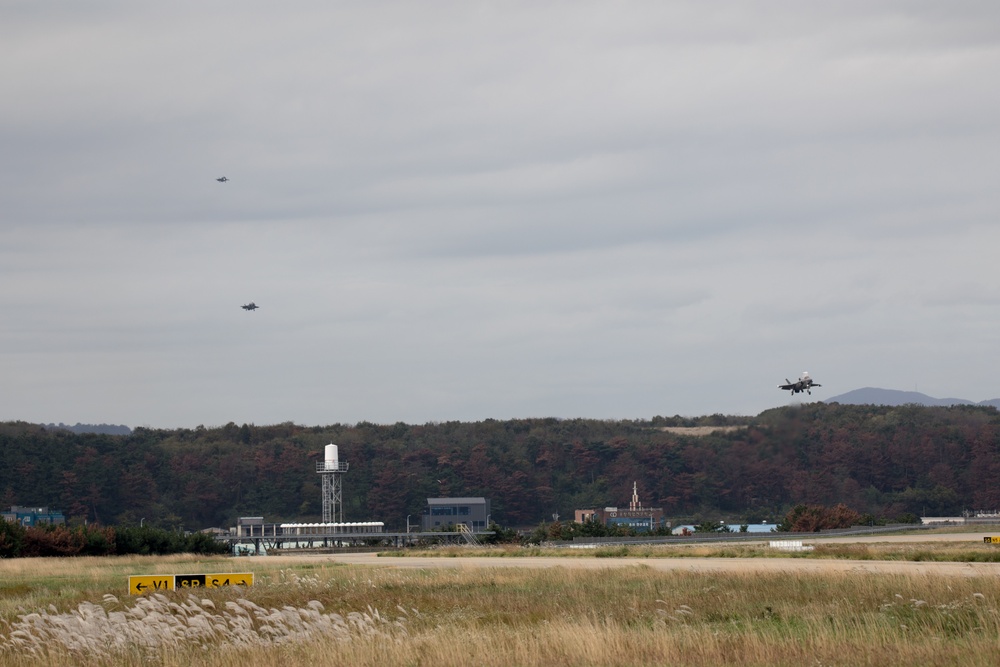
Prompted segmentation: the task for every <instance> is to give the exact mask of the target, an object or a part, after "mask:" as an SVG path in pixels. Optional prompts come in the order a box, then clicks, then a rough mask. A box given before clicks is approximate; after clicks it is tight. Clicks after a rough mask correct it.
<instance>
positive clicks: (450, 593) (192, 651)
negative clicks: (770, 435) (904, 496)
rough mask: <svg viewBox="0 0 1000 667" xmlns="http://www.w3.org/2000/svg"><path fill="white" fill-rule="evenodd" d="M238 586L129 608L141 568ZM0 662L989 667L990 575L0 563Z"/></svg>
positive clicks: (189, 666)
mask: <svg viewBox="0 0 1000 667" xmlns="http://www.w3.org/2000/svg"><path fill="white" fill-rule="evenodd" d="M199 571H201V572H226V571H234V572H238V571H252V572H254V573H255V578H256V582H257V583H256V585H255V586H253V587H252V588H249V589H203V590H196V591H194V593H193V594H192V593H191V592H188V591H184V592H174V593H169V594H166V595H161V596H153V597H149V596H147V597H143V598H134V597H129V596H127V595H126V594H125V587H126V581H127V579H126V577H127V575H129V574H142V573H178V574H179V573H193V572H199ZM0 619H3V620H2V621H0V664H3V665H13V666H17V667H21V666H25V667H26V666H27V665H39V664H50V665H101V666H104V665H107V666H109V667H110V666H129V667H132V666H136V667H138V666H139V665H163V666H164V667H182V666H183V667H201V666H206V667H207V666H212V667H237V666H241V667H242V666H243V665H247V664H281V665H285V666H288V667H298V666H305V665H310V666H323V665H343V666H353V665H364V666H368V665H371V666H375V665H434V666H435V667H438V666H440V667H448V666H451V665H455V666H457V665H484V666H487V667H492V666H496V667H501V666H502V667H507V666H509V665H539V666H541V665H545V666H546V667H550V666H561V665H566V666H569V665H611V666H615V665H622V666H624V665H660V664H675V665H706V666H707V665H720V664H732V665H801V664H808V665H863V664H871V665H876V664H877V665H907V666H910V665H914V664H920V665H992V664H995V651H996V646H997V645H998V642H1000V581H998V580H997V579H995V578H992V577H943V576H927V575H922V576H901V575H872V574H865V573H860V572H859V573H851V574H849V575H848V574H828V575H819V574H816V575H762V574H754V575H727V576H724V577H723V576H720V575H718V574H709V573H704V574H702V573H660V572H654V571H652V570H650V569H648V568H645V567H641V566H637V567H634V568H616V569H602V570H574V569H571V568H554V569H553V568H550V569H545V570H537V569H521V568H513V569H511V568H497V569H475V570H472V569H435V570H420V569H393V568H356V567H346V566H337V565H333V564H331V563H329V562H326V561H324V560H323V559H321V558H316V559H294V560H293V559H282V558H274V559H270V558H263V559H195V558H178V557H154V558H126V559H121V558H119V559H115V558H106V559H97V558H85V559H76V560H74V559H37V560H15V561H0Z"/></svg>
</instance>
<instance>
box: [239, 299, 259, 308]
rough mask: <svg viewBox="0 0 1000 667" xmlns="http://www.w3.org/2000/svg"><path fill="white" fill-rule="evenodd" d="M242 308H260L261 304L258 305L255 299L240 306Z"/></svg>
mask: <svg viewBox="0 0 1000 667" xmlns="http://www.w3.org/2000/svg"><path fill="white" fill-rule="evenodd" d="M240 308H242V309H243V310H257V309H258V308H260V306H258V305H257V304H256V303H254V302H253V301H251V302H250V303H248V304H246V305H244V306H240Z"/></svg>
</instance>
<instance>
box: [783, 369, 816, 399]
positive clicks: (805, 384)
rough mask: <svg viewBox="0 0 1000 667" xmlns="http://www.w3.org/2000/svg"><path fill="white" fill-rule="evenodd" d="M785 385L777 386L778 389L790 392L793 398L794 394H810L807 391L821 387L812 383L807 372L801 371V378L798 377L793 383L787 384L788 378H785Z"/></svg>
mask: <svg viewBox="0 0 1000 667" xmlns="http://www.w3.org/2000/svg"><path fill="white" fill-rule="evenodd" d="M785 383H786V384H779V385H778V389H784V390H785V391H791V392H792V395H793V396H794V395H795V394H801V393H802V392H806V393H807V394H812V392H811V391H809V390H810V389H811V388H812V387H820V386H822V385H818V384H816V383H815V382H813V379H812V378H811V377H809V371H802V377H800V378H799V379H798V380H796V381H795V382H789V381H788V378H785Z"/></svg>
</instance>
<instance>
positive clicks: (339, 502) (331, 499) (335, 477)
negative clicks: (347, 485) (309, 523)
mask: <svg viewBox="0 0 1000 667" xmlns="http://www.w3.org/2000/svg"><path fill="white" fill-rule="evenodd" d="M316 472H318V473H319V474H320V475H322V476H323V523H343V522H344V492H343V484H342V482H341V479H340V476H341V475H343V474H344V473H345V472H347V463H345V462H343V461H319V462H317V463H316Z"/></svg>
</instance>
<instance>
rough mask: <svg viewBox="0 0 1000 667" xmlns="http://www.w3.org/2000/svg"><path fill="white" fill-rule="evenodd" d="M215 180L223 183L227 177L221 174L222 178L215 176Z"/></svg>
mask: <svg viewBox="0 0 1000 667" xmlns="http://www.w3.org/2000/svg"><path fill="white" fill-rule="evenodd" d="M215 180H217V181H218V182H219V183H225V182H226V181H228V180H229V179H228V178H226V177H225V176H223V177H222V178H217V179H215Z"/></svg>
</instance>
